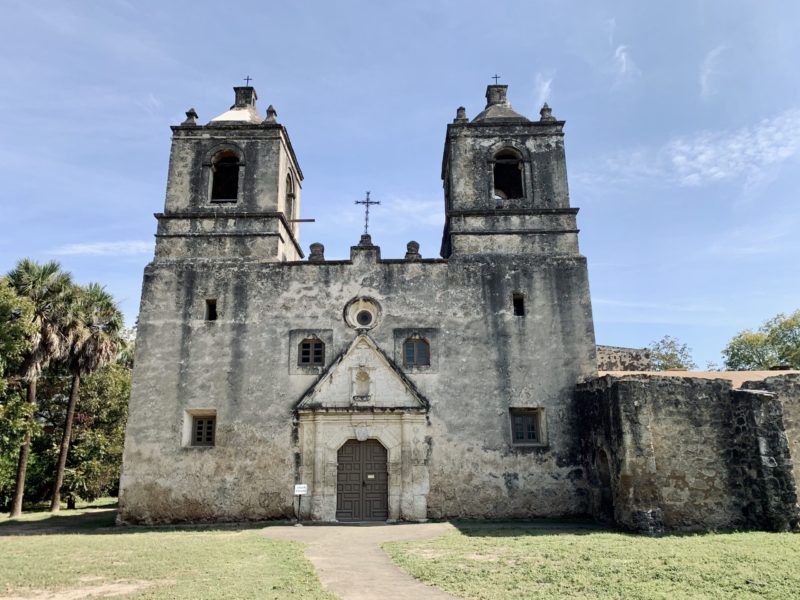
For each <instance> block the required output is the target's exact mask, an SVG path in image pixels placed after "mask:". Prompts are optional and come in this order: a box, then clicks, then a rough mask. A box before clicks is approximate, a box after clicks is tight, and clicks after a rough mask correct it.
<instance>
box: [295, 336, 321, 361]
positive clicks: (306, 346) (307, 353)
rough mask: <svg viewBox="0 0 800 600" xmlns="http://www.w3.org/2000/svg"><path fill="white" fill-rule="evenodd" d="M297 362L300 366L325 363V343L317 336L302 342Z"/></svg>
mask: <svg viewBox="0 0 800 600" xmlns="http://www.w3.org/2000/svg"><path fill="white" fill-rule="evenodd" d="M299 350H300V351H299V353H298V354H297V364H298V365H300V366H321V365H324V364H325V343H324V342H323V341H322V340H320V339H317V338H307V339H305V340H303V341H302V342H300V348H299Z"/></svg>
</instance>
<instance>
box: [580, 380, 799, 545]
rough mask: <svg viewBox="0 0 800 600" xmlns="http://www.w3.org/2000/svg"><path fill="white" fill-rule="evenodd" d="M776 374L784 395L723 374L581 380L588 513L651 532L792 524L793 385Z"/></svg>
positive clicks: (793, 476) (767, 526)
mask: <svg viewBox="0 0 800 600" xmlns="http://www.w3.org/2000/svg"><path fill="white" fill-rule="evenodd" d="M776 379H778V378H776ZM780 379H781V381H780V382H779V381H775V382H773V384H772V386H773V387H776V388H777V387H780V388H781V389H784V390H785V393H784V399H783V400H778V399H777V398H776V395H775V394H771V393H767V392H753V391H749V390H748V391H746V390H733V389H732V388H731V383H730V382H729V381H727V380H725V379H700V378H692V377H674V376H672V377H669V376H665V377H659V376H644V375H630V376H623V377H613V376H605V377H601V378H599V379H596V380H593V381H591V382H588V383H586V384H583V385H581V386H579V388H578V391H577V410H578V416H579V421H580V423H581V427H582V435H581V438H582V453H583V457H584V465H585V468H586V470H587V484H588V485H589V488H590V490H589V496H590V498H592V501H591V502H590V509H591V510H592V512H593V514H595V516H597V517H598V518H600V519H601V520H604V519H605V520H608V519H609V518H610V517H612V516H613V520H614V521H615V522H616V523H618V524H619V525H622V526H624V527H627V528H630V529H633V530H636V531H643V532H650V533H653V532H658V531H660V530H661V529H662V528H663V529H708V528H722V527H751V528H761V529H769V530H776V529H778V530H780V529H786V528H788V527H791V526H792V525H793V524H794V523H795V521H796V510H797V508H796V502H797V499H796V493H795V484H794V479H795V474H796V472H795V471H793V469H794V466H793V464H792V460H791V456H790V452H789V443H788V442H787V438H786V432H785V431H784V422H783V406H782V405H786V404H787V403H788V404H791V405H792V406H794V405H796V404H797V402H798V399H800V395H798V394H797V392H798V390H797V389H796V388H795V387H793V386H791V385H788V384H787V383H786V382H785V380H783V378H780ZM758 383H761V382H758ZM604 461H605V462H604ZM604 473H605V475H604ZM604 480H605V481H604Z"/></svg>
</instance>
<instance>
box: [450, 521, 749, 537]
mask: <svg viewBox="0 0 800 600" xmlns="http://www.w3.org/2000/svg"><path fill="white" fill-rule="evenodd" d="M450 523H451V524H452V525H453V527H455V528H456V529H458V530H459V532H461V533H462V534H463V535H465V536H468V537H495V538H497V537H519V536H531V537H533V536H553V535H592V534H595V533H615V534H618V535H624V536H630V537H636V538H640V537H656V538H675V537H697V536H704V535H716V534H725V533H735V532H737V531H738V530H734V529H726V530H716V531H666V532H664V533H660V534H658V535H655V536H647V535H646V534H641V533H636V532H632V531H628V530H625V529H620V528H617V527H614V526H613V525H603V524H600V523H597V522H595V521H592V520H591V519H580V518H576V519H526V520H518V521H480V520H475V521H472V520H469V521H467V520H464V521H460V520H452V521H450Z"/></svg>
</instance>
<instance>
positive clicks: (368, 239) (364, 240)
mask: <svg viewBox="0 0 800 600" xmlns="http://www.w3.org/2000/svg"><path fill="white" fill-rule="evenodd" d="M358 245H359V246H372V236H371V235H370V234H368V233H363V234H361V240H360V241H359V242H358Z"/></svg>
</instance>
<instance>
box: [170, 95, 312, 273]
mask: <svg viewBox="0 0 800 600" xmlns="http://www.w3.org/2000/svg"><path fill="white" fill-rule="evenodd" d="M233 89H234V92H235V101H234V104H233V106H231V108H230V110H228V111H226V112H224V113H222V114H221V115H219V116H217V117H214V118H213V119H211V121H209V122H208V123H207V124H206V125H200V124H198V122H197V119H198V116H197V113H196V112H195V110H194V109H193V108H192V109H190V110H188V111H187V112H186V120H185V121H184V122H183V123H181V124H180V125H177V126H173V127H172V148H171V150H170V161H169V175H168V180H167V195H166V201H165V205H164V212H163V213H159V214H156V218H157V219H158V231H157V233H156V258H155V259H156V261H159V260H175V259H192V258H201V259H206V260H214V259H237V260H251V261H294V260H300V259H301V258H302V257H303V251H302V250H301V248H300V245H299V241H298V237H299V228H298V225H297V219H298V217H299V214H300V190H301V182H302V181H303V172H302V171H301V170H300V166H299V165H298V163H297V157H296V156H295V154H294V150H293V149H292V144H291V142H290V141H289V134H288V132H287V131H286V128H285V127H284V126H283V125H281V124H280V123H278V121H277V116H278V115H277V112H276V111H275V109H274V108H273V107H272V106H270V107H269V108H268V109H267V115H266V117H263V116H262V115H261V114H259V112H258V110H257V108H256V100H257V95H256V91H255V89H254V88H253V87H251V86H242V87H235V88H233Z"/></svg>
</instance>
